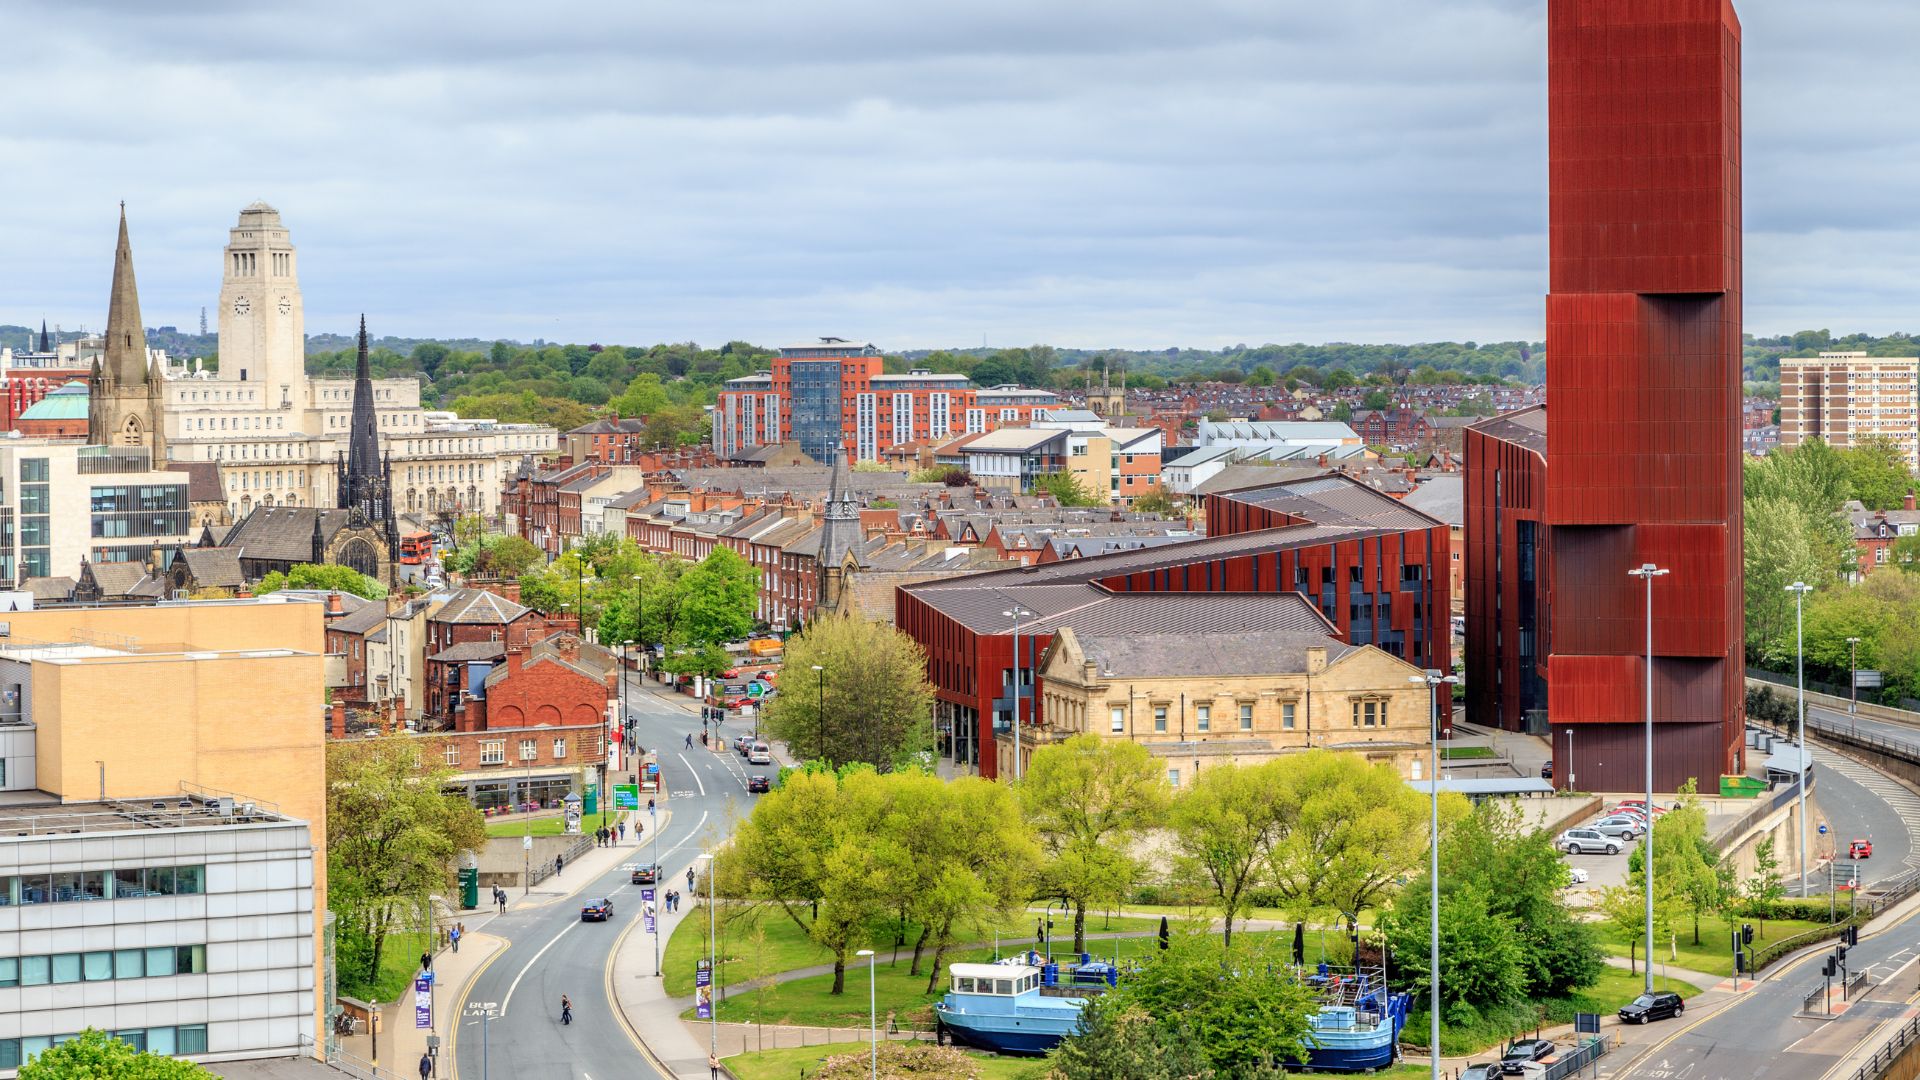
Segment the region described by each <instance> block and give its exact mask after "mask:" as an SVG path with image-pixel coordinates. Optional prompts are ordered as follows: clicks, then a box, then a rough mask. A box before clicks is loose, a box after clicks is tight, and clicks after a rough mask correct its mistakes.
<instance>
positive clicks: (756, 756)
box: [747, 742, 773, 765]
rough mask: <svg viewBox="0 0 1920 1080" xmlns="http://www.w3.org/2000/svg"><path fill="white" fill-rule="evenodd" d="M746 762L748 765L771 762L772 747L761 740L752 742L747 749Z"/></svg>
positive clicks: (768, 763) (769, 763)
mask: <svg viewBox="0 0 1920 1080" xmlns="http://www.w3.org/2000/svg"><path fill="white" fill-rule="evenodd" d="M747 764H749V765H771V764H773V748H772V747H770V746H768V745H767V744H766V743H763V742H756V743H754V744H753V747H752V748H751V749H749V750H748V751H747Z"/></svg>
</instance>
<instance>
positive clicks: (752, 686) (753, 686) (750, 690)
mask: <svg viewBox="0 0 1920 1080" xmlns="http://www.w3.org/2000/svg"><path fill="white" fill-rule="evenodd" d="M766 692H767V688H766V686H765V685H764V684H762V683H758V682H750V683H748V684H747V696H748V697H750V698H757V697H759V696H760V695H761V694H764V693H766Z"/></svg>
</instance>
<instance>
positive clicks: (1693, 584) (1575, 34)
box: [1467, 0, 1744, 791]
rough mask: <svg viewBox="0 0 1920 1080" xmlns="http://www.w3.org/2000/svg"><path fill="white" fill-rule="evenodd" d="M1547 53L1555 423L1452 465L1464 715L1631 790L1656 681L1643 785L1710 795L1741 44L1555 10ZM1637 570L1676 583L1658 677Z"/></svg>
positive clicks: (1724, 707) (1720, 711) (1723, 14)
mask: <svg viewBox="0 0 1920 1080" xmlns="http://www.w3.org/2000/svg"><path fill="white" fill-rule="evenodd" d="M1548 38H1549V62H1548V93H1549V109H1548V112H1549V156H1550V174H1551V223H1550V238H1551V272H1550V279H1551V284H1552V291H1551V293H1550V294H1549V295H1548V297H1547V407H1546V416H1549V417H1551V418H1552V422H1551V423H1547V422H1546V421H1545V418H1544V417H1541V418H1527V419H1524V420H1521V421H1519V423H1520V431H1515V430H1513V426H1512V422H1514V421H1515V417H1504V418H1501V420H1502V421H1504V422H1507V426H1506V427H1502V426H1501V425H1500V424H1499V423H1489V424H1481V425H1476V427H1475V429H1474V433H1473V435H1472V436H1470V440H1469V442H1468V470H1469V481H1468V494H1467V504H1468V511H1467V512H1468V517H1469V523H1468V529H1467V532H1468V535H1469V536H1470V537H1473V539H1472V540H1471V541H1470V552H1469V555H1470V559H1469V568H1468V574H1469V581H1470V584H1469V589H1470V595H1471V596H1472V597H1473V599H1474V601H1475V602H1476V603H1477V604H1478V607H1477V609H1475V610H1473V612H1472V614H1471V615H1470V618H1469V633H1470V635H1471V637H1470V638H1469V647H1468V659H1469V663H1470V664H1471V665H1472V670H1471V672H1470V674H1469V678H1468V688H1469V691H1468V692H1469V705H1470V708H1472V709H1473V712H1474V715H1476V716H1483V717H1485V718H1486V719H1488V720H1494V719H1496V718H1497V719H1498V720H1499V721H1500V722H1501V723H1503V724H1506V725H1510V726H1513V725H1519V726H1524V725H1526V724H1527V722H1528V720H1529V719H1531V720H1532V726H1533V728H1534V729H1535V730H1539V720H1540V710H1543V709H1544V710H1545V717H1546V719H1547V720H1548V722H1549V723H1550V731H1551V734H1552V737H1553V739H1554V747H1555V756H1556V760H1557V761H1558V762H1560V767H1559V768H1557V769H1556V773H1557V779H1556V782H1557V783H1560V784H1563V785H1565V784H1567V783H1569V782H1571V783H1573V784H1575V785H1577V786H1578V787H1581V788H1584V789H1586V790H1596V791H1619V790H1635V789H1637V788H1638V787H1639V786H1640V784H1641V783H1642V782H1643V772H1642V761H1643V759H1642V754H1643V752H1644V747H1645V743H1644V740H1643V730H1644V728H1643V720H1644V711H1645V705H1644V702H1645V697H1644V694H1645V691H1646V686H1647V682H1646V680H1647V679H1648V678H1649V677H1650V678H1651V680H1652V685H1653V713H1654V722H1655V723H1656V724H1657V725H1658V730H1657V731H1656V734H1655V746H1654V783H1655V785H1656V786H1658V787H1659V788H1661V789H1663V790H1668V791H1671V790H1673V789H1674V788H1675V787H1677V786H1678V785H1680V784H1681V783H1684V782H1685V781H1686V780H1688V779H1690V778H1692V779H1697V780H1698V781H1699V783H1700V784H1701V786H1702V787H1711V786H1712V785H1713V784H1714V783H1715V779H1716V778H1717V777H1718V776H1719V775H1720V774H1722V773H1728V772H1738V771H1739V770H1740V767H1741V764H1742V762H1741V759H1740V753H1741V745H1742V739H1741V727H1742V717H1741V712H1742V704H1743V696H1744V695H1743V692H1742V674H1743V670H1742V663H1743V650H1744V644H1743V641H1742V612H1741V596H1742V592H1741V547H1740V545H1741V510H1740V467H1741V453H1740V447H1741V439H1740V424H1741V400H1740V390H1741V382H1740V360H1741V356H1740V346H1741V339H1740V285H1741V279H1740V273H1741V233H1740V24H1739V20H1738V19H1737V17H1736V16H1735V15H1734V12H1733V7H1732V5H1731V4H1730V3H1728V2H1726V0H1662V2H1661V3H1658V4H1649V3H1644V2H1638V0H1551V3H1550V5H1549V9H1548ZM1534 432H1537V433H1538V435H1539V436H1540V437H1541V438H1542V439H1544V442H1545V448H1546V452H1545V461H1544V468H1543V469H1542V468H1538V467H1537V466H1536V465H1535V463H1533V462H1531V461H1529V460H1528V459H1527V455H1529V454H1531V455H1534V456H1536V457H1537V456H1538V449H1537V446H1536V445H1534V444H1535V442H1536V440H1535V439H1534V437H1533V433H1534ZM1536 474H1538V475H1537V476H1536ZM1538 479H1543V480H1544V484H1543V485H1541V486H1540V487H1532V486H1527V485H1531V484H1532V483H1534V482H1536V480H1538ZM1516 485H1520V486H1526V490H1525V491H1524V493H1522V492H1521V491H1518V490H1516V489H1515V488H1516ZM1542 493H1543V494H1544V504H1542V502H1541V501H1540V497H1541V495H1542ZM1528 532H1532V533H1533V534H1534V537H1535V540H1536V545H1535V546H1534V547H1532V549H1531V550H1525V552H1524V554H1525V557H1523V540H1522V538H1523V534H1525V533H1528ZM1508 544H1511V545H1512V546H1511V547H1509V546H1507V545H1508ZM1643 563H1653V564H1655V565H1657V566H1660V567H1663V568H1666V569H1668V570H1670V571H1671V573H1669V574H1668V575H1667V576H1665V577H1662V578H1658V579H1656V581H1655V583H1654V586H1653V606H1654V607H1653V614H1654V623H1653V626H1654V639H1653V654H1654V657H1653V665H1652V670H1651V672H1649V671H1648V670H1647V665H1646V661H1645V659H1644V652H1645V646H1646V639H1645V633H1646V618H1647V612H1646V593H1645V586H1644V585H1643V584H1642V582H1641V581H1640V580H1639V579H1636V578H1632V577H1629V576H1628V574H1627V571H1629V570H1630V569H1633V568H1634V567H1637V566H1640V565H1641V564H1643ZM1529 573H1531V574H1533V575H1535V581H1536V582H1537V581H1539V580H1544V582H1545V589H1544V593H1540V592H1539V591H1538V590H1537V588H1536V587H1535V585H1534V583H1532V582H1528V581H1524V580H1522V579H1523V576H1524V575H1527V574H1529ZM1529 593H1532V594H1533V595H1535V596H1536V597H1537V598H1538V600H1539V601H1540V602H1539V603H1537V604H1534V605H1531V606H1530V605H1528V604H1525V603H1521V602H1519V600H1520V598H1521V597H1523V596H1525V595H1528V594H1529ZM1509 601H1512V602H1511V603H1509ZM1541 658H1544V660H1542V659H1541ZM1542 662H1544V664H1545V677H1546V687H1544V688H1541V689H1547V690H1549V691H1550V700H1551V703H1550V704H1548V702H1547V700H1546V695H1543V696H1542V698H1541V699H1540V700H1539V701H1538V702H1537V703H1536V702H1534V701H1531V700H1530V699H1529V695H1528V692H1527V691H1528V679H1529V678H1530V677H1531V676H1530V675H1529V674H1528V669H1530V670H1531V672H1532V673H1533V674H1538V673H1539V665H1540V664H1541V663H1542ZM1569 746H1571V751H1570V752H1569V750H1568V747H1569Z"/></svg>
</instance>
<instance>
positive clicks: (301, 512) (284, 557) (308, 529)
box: [220, 506, 351, 563]
mask: <svg viewBox="0 0 1920 1080" xmlns="http://www.w3.org/2000/svg"><path fill="white" fill-rule="evenodd" d="M349 513H351V511H347V510H333V509H325V508H321V507H313V506H259V507H255V508H254V509H253V510H252V511H251V512H250V513H248V514H247V516H246V517H244V518H241V519H240V521H239V522H238V523H237V524H235V525H234V527H233V528H232V529H231V530H230V531H228V533H227V535H225V536H224V537H221V539H220V546H221V547H229V548H244V549H245V550H246V555H245V557H246V558H249V559H259V560H263V561H267V562H287V563H308V562H312V561H313V525H314V520H315V518H316V517H317V518H318V519H319V521H320V536H321V538H322V540H323V541H324V540H329V539H331V538H332V537H333V536H334V534H336V533H338V532H339V531H340V530H341V529H344V528H346V527H347V517H348V514H349Z"/></svg>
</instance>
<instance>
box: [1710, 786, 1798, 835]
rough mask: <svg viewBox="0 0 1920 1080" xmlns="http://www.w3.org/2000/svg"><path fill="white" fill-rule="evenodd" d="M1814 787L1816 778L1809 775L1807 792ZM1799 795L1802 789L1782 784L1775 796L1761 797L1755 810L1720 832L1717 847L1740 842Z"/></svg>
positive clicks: (1775, 791) (1774, 793)
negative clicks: (1723, 842) (1754, 828)
mask: <svg viewBox="0 0 1920 1080" xmlns="http://www.w3.org/2000/svg"><path fill="white" fill-rule="evenodd" d="M1813 786H1814V776H1813V775H1812V774H1809V775H1808V776H1807V790H1808V791H1812V790H1813ZM1799 794H1800V789H1799V787H1798V786H1796V785H1794V784H1782V785H1780V786H1779V787H1778V788H1776V789H1775V790H1774V792H1773V794H1771V795H1763V796H1761V797H1760V798H1759V800H1758V801H1757V802H1756V803H1755V805H1754V807H1753V809H1751V810H1749V811H1747V812H1746V815H1745V816H1743V817H1742V818H1741V819H1740V820H1739V821H1736V822H1734V823H1733V824H1732V825H1729V826H1727V827H1726V828H1724V829H1721V830H1720V834H1719V835H1718V836H1716V837H1715V838H1714V844H1715V846H1719V844H1720V842H1721V841H1725V842H1726V843H1728V844H1732V843H1734V842H1735V841H1737V840H1739V839H1740V838H1741V837H1742V836H1745V835H1746V834H1747V830H1749V829H1751V828H1753V827H1754V826H1755V825H1758V824H1760V823H1761V822H1762V821H1765V820H1766V819H1767V818H1768V817H1769V816H1771V815H1772V814H1774V813H1777V812H1778V811H1779V809H1780V808H1781V807H1783V806H1785V805H1787V804H1788V803H1790V802H1792V801H1793V800H1794V799H1796V798H1798V797H1799Z"/></svg>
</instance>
